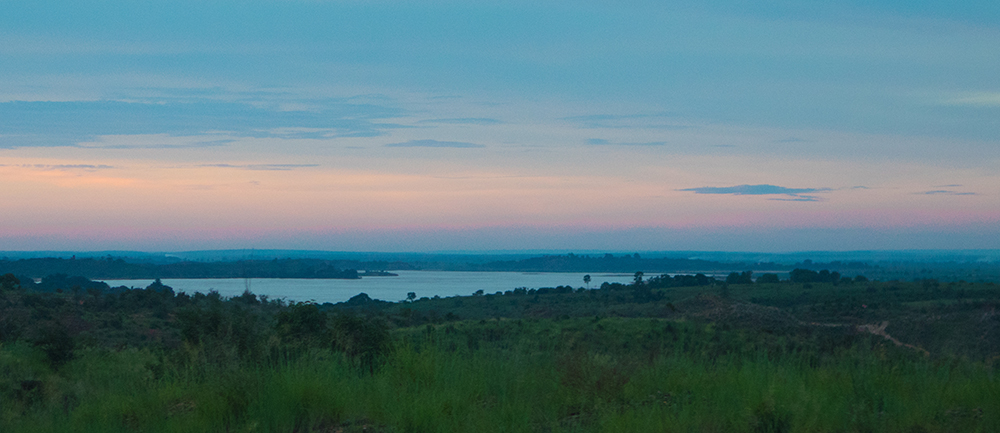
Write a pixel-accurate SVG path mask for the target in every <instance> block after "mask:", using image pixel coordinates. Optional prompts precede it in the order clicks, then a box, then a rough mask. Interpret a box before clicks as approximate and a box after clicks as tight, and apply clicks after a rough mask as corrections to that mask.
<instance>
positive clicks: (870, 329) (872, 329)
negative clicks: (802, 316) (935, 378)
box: [799, 320, 931, 356]
mask: <svg viewBox="0 0 1000 433" xmlns="http://www.w3.org/2000/svg"><path fill="white" fill-rule="evenodd" d="M799 323H801V324H803V325H809V326H825V327H829V328H844V327H848V326H851V325H848V324H845V323H818V322H799ZM887 326H889V321H888V320H886V321H883V322H882V323H879V324H877V325H874V324H872V325H857V326H855V329H857V330H858V331H861V332H867V333H869V334H872V335H878V336H879V337H882V338H884V339H886V340H889V341H891V342H892V343H893V344H895V345H896V346H901V347H909V348H910V349H913V350H916V351H918V352H920V353H923V354H924V355H925V356H930V354H931V353H930V352H928V351H927V350H925V349H924V348H922V347H919V346H914V345H912V344H907V343H904V342H902V341H899V340H897V339H896V338H895V337H893V336H891V335H889V333H888V332H885V328H886V327H887Z"/></svg>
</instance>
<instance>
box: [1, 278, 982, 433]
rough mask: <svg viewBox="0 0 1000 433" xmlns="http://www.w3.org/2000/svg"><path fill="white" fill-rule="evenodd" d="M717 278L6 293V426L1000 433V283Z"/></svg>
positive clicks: (13, 428) (3, 392)
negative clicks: (362, 290) (439, 295)
mask: <svg viewBox="0 0 1000 433" xmlns="http://www.w3.org/2000/svg"><path fill="white" fill-rule="evenodd" d="M816 274H817V275H820V274H821V273H819V272H817V273H816ZM702 277H703V278H699V277H698V276H660V277H653V278H649V279H648V280H646V281H644V282H643V283H642V284H631V285H627V286H624V285H623V286H621V287H618V286H612V285H608V286H607V287H606V288H604V289H600V290H583V291H577V290H566V288H551V289H545V290H532V289H512V290H511V291H509V292H506V293H503V294H500V295H480V296H469V297H460V298H459V297H456V298H443V299H426V298H425V299H423V300H415V301H413V302H400V303H384V302H378V301H374V300H371V299H370V298H368V297H367V296H359V297H357V298H356V299H355V301H354V302H352V303H345V304H342V305H338V306H328V305H327V306H320V305H315V304H312V303H291V304H285V303H283V302H280V301H270V300H268V299H266V298H258V297H256V296H254V295H253V294H250V293H244V294H243V295H241V296H238V297H235V298H231V299H225V298H223V297H221V296H220V295H219V294H218V293H209V294H207V295H203V294H195V295H193V296H186V295H178V294H175V293H173V291H172V290H166V288H165V287H158V286H151V287H150V288H146V289H137V290H128V291H125V292H121V293H114V292H112V293H97V294H94V293H89V292H88V293H83V292H81V293H79V294H76V295H74V294H72V293H69V292H67V293H61V294H59V293H29V292H24V291H21V290H14V291H10V292H7V291H5V292H4V293H5V297H4V298H3V299H2V300H0V325H2V324H3V323H4V322H3V321H4V320H6V318H11V317H13V318H16V321H13V320H12V321H8V322H7V323H8V325H11V326H20V328H17V329H15V330H13V331H10V332H7V331H4V332H5V334H4V335H6V336H7V337H5V339H3V340H0V431H18V432H21V431H26V432H35V431H146V432H179V431H244V432H249V431H274V432H287V431H300V432H318V431H344V432H350V431H378V432H407V431H427V432H435V431H438V432H450V431H482V432H491V431H529V432H531V431H537V432H563V431H566V432H591V431H593V432H597V431H640V432H641V431H727V432H728V431H735V432H840V431H886V432H914V431H926V432H944V431H982V432H986V431H998V430H1000V412H998V411H997V410H996V408H995V407H996V405H995V401H996V400H997V391H996V390H997V389H1000V383H998V382H997V381H998V378H997V376H996V368H997V363H996V360H997V359H1000V358H996V356H998V353H997V348H998V347H1000V315H997V314H994V310H995V309H996V307H997V306H1000V293H998V290H997V286H995V285H990V284H970V283H954V284H952V283H939V282H937V281H932V280H921V281H916V282H856V283H853V284H837V285H834V284H833V283H832V282H828V283H823V282H816V281H813V282H810V283H808V284H809V286H808V287H807V286H806V284H805V283H793V282H780V283H766V284H761V281H760V278H764V276H761V277H760V278H758V280H757V282H756V284H753V285H746V286H743V285H733V286H730V285H728V284H726V285H725V287H726V288H727V290H729V293H728V298H723V297H719V296H715V295H713V294H712V293H716V292H717V291H718V289H719V288H720V287H722V285H716V286H715V287H711V286H712V281H711V280H710V279H709V278H708V277H705V276H702ZM831 279H832V277H831ZM699 280H700V281H701V282H703V283H704V284H701V285H699V284H697V283H698V282H699ZM840 281H842V279H841V280H840ZM688 283H694V284H691V285H686V284H688ZM570 289H571V288H570ZM19 323H23V325H18V324H19ZM873 324H874V325H873ZM880 324H881V325H880ZM3 329H4V328H3V327H2V326H0V330H3ZM12 329H13V328H12ZM880 333H881V334H880ZM882 334H885V335H882ZM886 335H888V336H891V337H892V338H894V339H896V340H897V341H899V342H900V343H906V344H909V345H911V346H914V347H917V348H919V349H923V350H926V351H927V352H929V354H925V353H924V352H922V351H921V350H917V349H915V348H914V347H909V346H906V345H902V344H900V345H897V344H896V342H895V341H893V340H891V339H889V338H887V337H886Z"/></svg>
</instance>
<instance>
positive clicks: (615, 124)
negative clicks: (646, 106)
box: [563, 114, 692, 130]
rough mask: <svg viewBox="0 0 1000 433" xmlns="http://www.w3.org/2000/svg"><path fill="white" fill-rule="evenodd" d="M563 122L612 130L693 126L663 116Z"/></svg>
mask: <svg viewBox="0 0 1000 433" xmlns="http://www.w3.org/2000/svg"><path fill="white" fill-rule="evenodd" d="M563 120H566V121H569V122H573V123H577V124H580V125H581V126H583V127H586V128H610V129H617V128H621V129H628V128H636V129H667V130H677V129H689V128H692V125H690V124H685V123H683V122H679V121H678V120H676V119H674V118H671V117H668V116H666V115H663V114H630V115H616V114H594V115H587V116H571V117H564V118H563Z"/></svg>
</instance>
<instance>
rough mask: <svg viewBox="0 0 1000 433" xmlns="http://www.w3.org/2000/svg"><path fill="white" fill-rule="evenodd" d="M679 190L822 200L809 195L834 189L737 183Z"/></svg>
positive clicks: (788, 199)
mask: <svg viewBox="0 0 1000 433" xmlns="http://www.w3.org/2000/svg"><path fill="white" fill-rule="evenodd" d="M678 191H687V192H693V193H695V194H727V195H784V196H787V197H788V198H780V197H778V198H771V199H770V200H778V201H822V199H821V198H820V197H817V196H814V195H809V194H813V193H822V192H829V191H832V189H831V188H786V187H783V186H777V185H767V184H762V185H736V186H726V187H715V186H703V187H699V188H685V189H679V190H678Z"/></svg>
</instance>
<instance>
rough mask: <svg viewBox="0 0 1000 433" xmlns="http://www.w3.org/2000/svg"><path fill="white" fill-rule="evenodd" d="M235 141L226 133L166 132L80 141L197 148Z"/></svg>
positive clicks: (100, 145) (95, 144)
mask: <svg viewBox="0 0 1000 433" xmlns="http://www.w3.org/2000/svg"><path fill="white" fill-rule="evenodd" d="M234 141H236V140H235V139H234V138H231V137H229V136H226V135H203V136H171V135H167V134H138V135H102V136H97V137H92V140H91V141H81V142H79V143H76V146H75V147H82V148H86V149H198V148H206V147H219V146H225V145H227V144H229V143H232V142H234Z"/></svg>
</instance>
